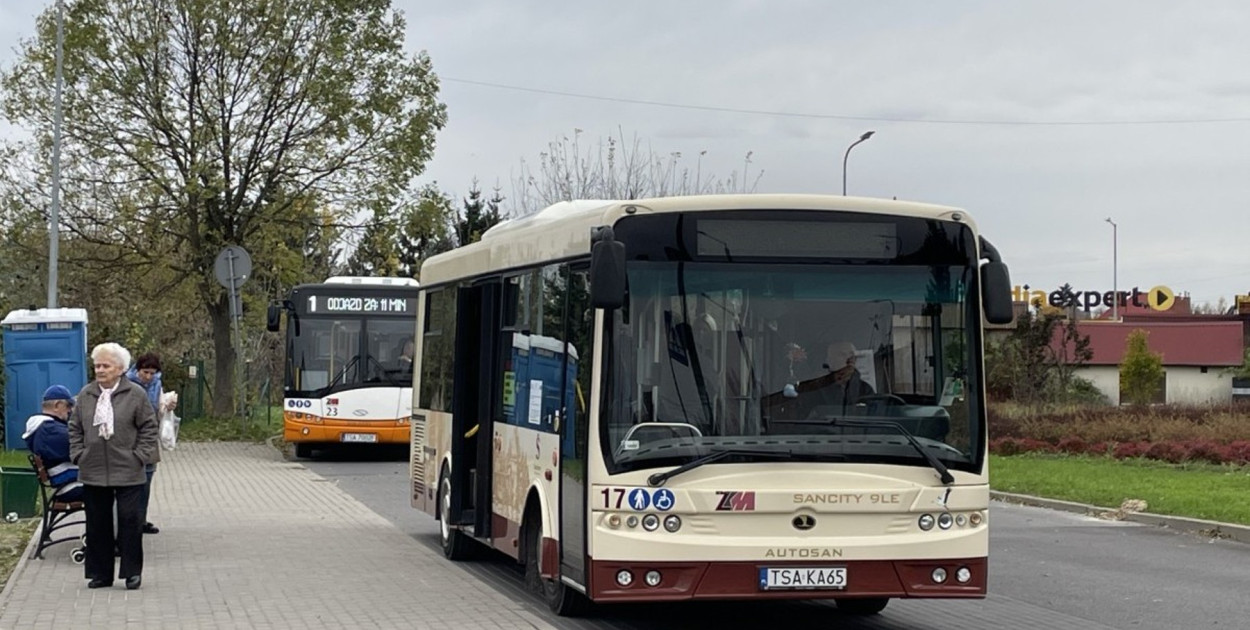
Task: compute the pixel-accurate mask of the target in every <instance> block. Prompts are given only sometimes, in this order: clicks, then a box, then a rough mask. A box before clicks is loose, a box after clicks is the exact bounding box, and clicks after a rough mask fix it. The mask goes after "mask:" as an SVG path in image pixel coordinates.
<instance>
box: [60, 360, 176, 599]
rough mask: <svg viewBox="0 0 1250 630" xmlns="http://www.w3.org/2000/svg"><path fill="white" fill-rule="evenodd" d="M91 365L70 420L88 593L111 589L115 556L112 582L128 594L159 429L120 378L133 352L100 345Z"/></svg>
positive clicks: (138, 578)
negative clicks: (91, 377)
mask: <svg viewBox="0 0 1250 630" xmlns="http://www.w3.org/2000/svg"><path fill="white" fill-rule="evenodd" d="M91 360H92V364H93V366H94V367H95V381H94V382H91V383H88V384H87V386H86V387H83V388H82V391H80V392H78V404H76V405H74V412H73V414H72V415H70V418H69V454H70V459H71V460H73V462H74V463H75V464H78V480H79V481H81V482H82V484H83V489H84V490H85V493H84V499H85V501H86V504H87V505H86V513H87V519H86V523H87V561H86V566H85V569H86V574H87V579H88V580H89V582H87V587H88V588H102V587H106V586H112V584H113V575H114V573H113V570H114V565H113V557H114V556H113V550H114V549H117V551H118V552H119V554H120V555H121V570H120V572H118V573H117V576H118V577H119V578H121V579H122V580H125V582H126V588H128V589H132V590H133V589H137V588H139V585H140V584H141V583H142V580H143V578H142V574H143V530H142V528H143V513H142V510H141V501H142V500H143V486H144V484H145V483H146V482H147V475H146V473H145V472H144V467H145V466H147V465H148V464H154V463H156V462H157V461H158V460H159V459H160V449H159V446H158V444H159V442H158V436H159V429H158V425H157V421H156V413H155V412H154V411H153V410H152V403H151V402H149V401H148V396H147V393H146V392H144V391H143V388H142V387H140V386H138V385H136V384H134V383H133V382H131V381H130V379H128V378H125V373H126V368H127V367H128V366H129V365H130V353H129V352H128V351H126V349H125V348H123V347H121V346H120V345H118V344H115V343H104V344H100V345H98V346H96V347H95V348H93V349H92V350H91ZM114 503H116V506H117V532H116V534H114V531H113V506H114Z"/></svg>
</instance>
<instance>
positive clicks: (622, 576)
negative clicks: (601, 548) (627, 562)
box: [616, 569, 634, 586]
mask: <svg viewBox="0 0 1250 630" xmlns="http://www.w3.org/2000/svg"><path fill="white" fill-rule="evenodd" d="M616 583H617V584H619V585H620V586H629V585H630V584H633V583H634V574H633V573H630V572H629V570H628V569H621V570H620V571H617V572H616Z"/></svg>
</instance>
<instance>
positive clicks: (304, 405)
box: [286, 398, 312, 409]
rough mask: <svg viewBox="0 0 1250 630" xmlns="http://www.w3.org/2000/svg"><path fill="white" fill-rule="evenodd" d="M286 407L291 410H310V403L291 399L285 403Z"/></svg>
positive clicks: (309, 401)
mask: <svg viewBox="0 0 1250 630" xmlns="http://www.w3.org/2000/svg"><path fill="white" fill-rule="evenodd" d="M286 406H287V407H290V408H292V409H311V408H312V401H311V400H301V399H298V398H292V399H291V400H288V401H286Z"/></svg>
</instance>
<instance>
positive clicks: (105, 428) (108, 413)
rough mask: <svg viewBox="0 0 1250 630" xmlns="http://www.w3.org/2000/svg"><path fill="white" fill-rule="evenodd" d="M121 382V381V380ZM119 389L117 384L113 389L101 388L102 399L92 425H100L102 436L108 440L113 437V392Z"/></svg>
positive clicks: (96, 407) (97, 404) (97, 406)
mask: <svg viewBox="0 0 1250 630" xmlns="http://www.w3.org/2000/svg"><path fill="white" fill-rule="evenodd" d="M119 383H120V381H119ZM115 391H117V385H114V386H113V387H112V389H104V388H103V387H101V388H100V401H99V402H98V403H96V406H95V418H94V419H93V420H92V422H91V425H92V426H95V427H99V429H100V437H101V438H103V439H105V440H107V439H109V438H111V437H113V392H115Z"/></svg>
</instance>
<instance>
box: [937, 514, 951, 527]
mask: <svg viewBox="0 0 1250 630" xmlns="http://www.w3.org/2000/svg"><path fill="white" fill-rule="evenodd" d="M954 523H955V517H953V516H951V513H950V512H942V514H941V515H940V516H938V527H941V528H942V529H950V528H951V525H953V524H954Z"/></svg>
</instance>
